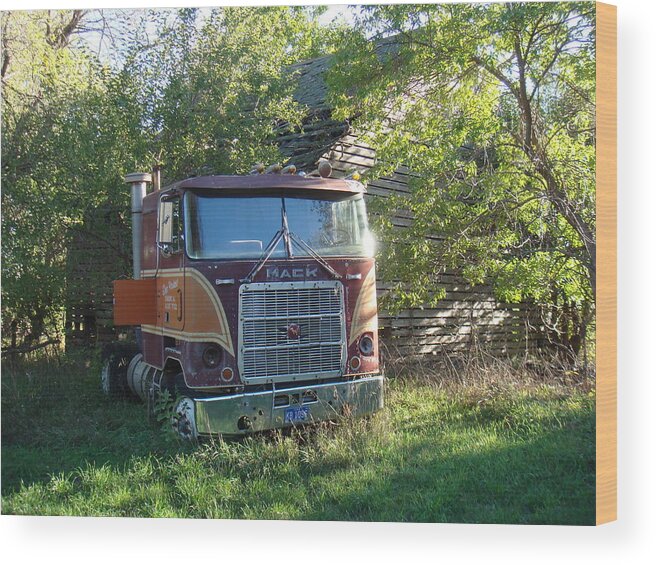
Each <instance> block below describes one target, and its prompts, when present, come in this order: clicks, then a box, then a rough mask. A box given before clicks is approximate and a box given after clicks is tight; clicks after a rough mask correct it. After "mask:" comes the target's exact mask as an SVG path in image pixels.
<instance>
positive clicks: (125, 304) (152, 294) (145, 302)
mask: <svg viewBox="0 0 656 565" xmlns="http://www.w3.org/2000/svg"><path fill="white" fill-rule="evenodd" d="M156 323H157V280H156V279H140V280H130V279H122V280H118V281H114V325H116V326H140V325H142V324H149V325H155V324H156Z"/></svg>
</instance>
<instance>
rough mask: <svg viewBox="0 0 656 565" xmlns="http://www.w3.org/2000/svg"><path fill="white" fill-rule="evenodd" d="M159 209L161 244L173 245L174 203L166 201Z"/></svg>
mask: <svg viewBox="0 0 656 565" xmlns="http://www.w3.org/2000/svg"><path fill="white" fill-rule="evenodd" d="M160 206H161V207H160V209H159V243H173V202H172V201H168V202H166V201H164V202H162V203H161V205H160Z"/></svg>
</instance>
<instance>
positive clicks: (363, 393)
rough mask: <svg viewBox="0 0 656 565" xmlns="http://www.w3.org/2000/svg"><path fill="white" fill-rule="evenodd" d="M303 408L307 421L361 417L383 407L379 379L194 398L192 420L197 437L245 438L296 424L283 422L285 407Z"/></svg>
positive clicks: (380, 377) (381, 380)
mask: <svg viewBox="0 0 656 565" xmlns="http://www.w3.org/2000/svg"><path fill="white" fill-rule="evenodd" d="M303 407H307V408H308V411H309V417H308V420H307V422H301V423H312V422H320V421H322V420H332V419H337V418H339V417H340V416H364V415H366V414H372V413H374V412H376V411H377V410H380V409H381V408H382V407H383V376H382V375H376V376H371V377H364V378H361V379H358V380H354V381H345V382H337V383H329V384H320V385H310V386H304V387H298V386H297V387H292V388H282V387H281V388H276V389H275V390H268V391H263V392H252V393H244V394H234V395H229V396H218V397H214V398H197V399H194V412H195V414H194V420H195V425H196V431H197V433H198V435H199V436H210V435H228V436H238V435H246V434H249V433H252V432H257V431H262V430H270V429H273V428H285V427H292V426H296V425H299V422H286V421H285V414H286V411H287V410H288V409H289V408H303Z"/></svg>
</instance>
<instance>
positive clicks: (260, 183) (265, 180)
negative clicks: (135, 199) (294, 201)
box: [162, 173, 366, 194]
mask: <svg viewBox="0 0 656 565" xmlns="http://www.w3.org/2000/svg"><path fill="white" fill-rule="evenodd" d="M187 188H193V189H207V190H230V191H233V190H248V191H258V192H259V191H266V190H269V189H292V190H326V191H330V192H346V193H351V194H361V193H363V192H366V190H365V188H364V186H363V185H362V183H360V182H358V181H355V180H350V179H331V178H321V177H307V176H300V175H283V174H273V173H269V174H258V175H216V176H203V177H192V178H188V179H185V180H182V181H178V182H176V183H173V184H171V185H169V186H167V187H164V188H163V189H162V191H166V190H172V189H187Z"/></svg>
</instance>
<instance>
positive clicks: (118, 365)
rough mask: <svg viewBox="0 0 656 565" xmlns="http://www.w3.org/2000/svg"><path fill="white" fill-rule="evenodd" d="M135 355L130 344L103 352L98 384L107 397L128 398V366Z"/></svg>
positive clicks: (134, 349) (133, 348)
mask: <svg viewBox="0 0 656 565" xmlns="http://www.w3.org/2000/svg"><path fill="white" fill-rule="evenodd" d="M136 353H137V351H136V348H135V347H134V346H133V345H132V344H126V345H121V346H115V347H114V348H112V349H111V350H109V351H106V352H105V354H104V355H103V356H104V357H105V362H104V363H103V368H102V372H101V375H100V382H101V385H102V390H103V392H104V393H105V394H106V395H107V396H109V397H112V398H120V397H125V396H129V394H130V389H129V388H128V365H129V364H130V360H131V359H132V357H134V355H135V354H136Z"/></svg>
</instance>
